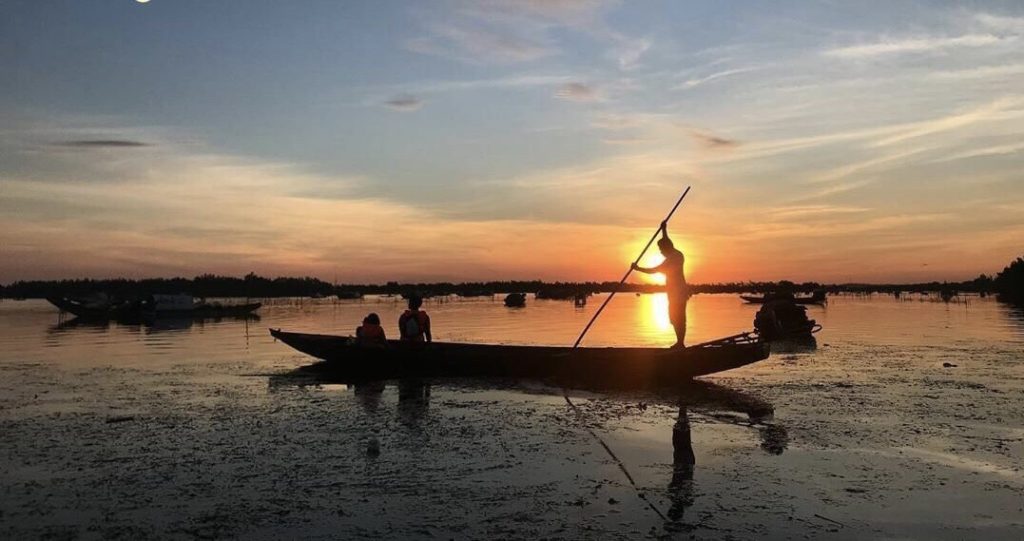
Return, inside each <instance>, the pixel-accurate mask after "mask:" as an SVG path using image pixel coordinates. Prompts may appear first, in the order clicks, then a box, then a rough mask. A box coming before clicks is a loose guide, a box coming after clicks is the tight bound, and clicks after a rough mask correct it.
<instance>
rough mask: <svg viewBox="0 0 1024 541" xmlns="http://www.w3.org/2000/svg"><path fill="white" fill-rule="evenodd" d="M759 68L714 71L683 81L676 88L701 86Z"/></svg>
mask: <svg viewBox="0 0 1024 541" xmlns="http://www.w3.org/2000/svg"><path fill="white" fill-rule="evenodd" d="M757 69H761V68H756V67H745V68H736V69H729V70H724V71H719V72H715V73H712V74H710V75H705V76H704V77H694V78H691V79H687V80H686V81H683V82H682V83H679V85H678V86H676V89H681V90H683V89H689V88H694V87H697V86H700V85H702V84H705V83H710V82H711V81H715V80H717V79H723V78H725V77H732V76H734V75H739V74H741V73H747V72H751V71H755V70H757Z"/></svg>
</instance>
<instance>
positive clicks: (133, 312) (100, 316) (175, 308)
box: [46, 295, 262, 320]
mask: <svg viewBox="0 0 1024 541" xmlns="http://www.w3.org/2000/svg"><path fill="white" fill-rule="evenodd" d="M46 300H48V301H50V303H51V304H53V305H54V306H56V307H57V308H60V309H61V311H64V312H68V313H70V314H73V315H75V316H77V317H80V318H83V319H93V320H131V319H141V318H154V317H193V318H207V317H209V318H214V317H237V316H244V315H247V314H251V313H252V312H255V311H256V310H258V309H259V308H260V306H262V304H260V303H258V302H254V303H245V304H221V303H217V302H215V303H208V302H205V301H196V300H195V299H194V298H193V297H192V296H191V295H150V296H149V297H146V298H145V299H143V300H142V301H124V302H112V301H108V302H106V303H98V302H88V301H83V300H82V299H76V298H71V297H47V298H46Z"/></svg>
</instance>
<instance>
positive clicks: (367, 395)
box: [269, 371, 789, 531]
mask: <svg viewBox="0 0 1024 541" xmlns="http://www.w3.org/2000/svg"><path fill="white" fill-rule="evenodd" d="M390 383H392V384H393V385H395V386H396V387H397V390H398V405H397V412H398V415H399V419H400V421H401V422H402V424H403V425H404V426H406V427H408V428H411V429H413V431H414V433H419V432H421V431H422V430H423V425H422V423H421V421H422V420H423V419H424V418H425V416H426V414H427V413H428V410H429V406H430V394H431V388H432V387H439V388H441V389H458V390H459V391H491V390H502V391H509V390H512V391H518V392H522V393H525V394H543V395H558V394H561V393H563V392H566V391H564V390H563V389H560V388H557V387H546V386H540V387H538V386H537V385H536V384H531V385H529V386H523V385H521V384H519V383H518V382H515V381H503V380H467V379H436V380H421V379H408V380H397V381H394V382H390ZM333 384H336V383H335V382H332V381H331V379H330V378H326V379H325V378H324V377H323V374H319V375H318V374H316V373H310V372H302V371H295V372H290V373H285V374H279V375H273V376H271V377H270V381H269V386H270V389H271V390H274V389H276V388H280V387H283V386H310V385H312V386H319V385H333ZM387 384H388V382H384V381H369V382H361V383H357V384H352V385H349V386H348V387H349V389H352V390H353V391H354V394H355V396H356V397H358V401H359V404H360V405H361V406H362V408H363V410H364V411H365V412H366V413H367V415H369V416H371V417H372V416H375V415H377V414H378V412H379V410H380V406H381V402H382V396H383V394H384V392H385V390H386V387H387ZM577 391H578V392H583V393H587V394H589V393H599V394H600V395H601V396H603V397H606V398H609V399H613V400H614V399H619V400H621V401H622V402H624V403H636V402H641V403H646V404H659V403H660V404H665V405H669V404H671V405H674V406H676V407H677V408H678V411H677V414H676V418H675V422H674V424H673V427H672V436H671V444H672V473H671V476H670V478H669V479H668V485H667V491H666V494H667V503H668V509H667V511H666V512H665V514H664V516H665V517H666V518H667V520H668V524H666V527H667V528H668V529H669V530H672V531H683V530H686V531H688V530H689V529H690V528H691V527H690V526H688V525H687V524H686V523H685V521H684V519H685V515H686V510H687V509H688V508H690V507H691V506H693V505H694V502H695V499H696V494H697V490H696V489H695V486H696V481H695V475H694V473H695V471H696V468H697V458H696V457H697V454H696V453H695V452H694V447H693V434H692V433H693V424H692V422H691V420H692V417H693V416H694V415H699V416H701V417H702V418H704V419H710V420H711V421H714V422H721V423H727V424H732V425H737V426H742V427H746V428H749V429H751V430H756V431H757V433H758V439H759V441H760V444H759V447H760V448H761V450H762V451H764V452H765V453H768V454H771V455H780V454H782V453H783V452H785V450H786V448H787V446H788V444H789V435H788V432H787V430H786V428H785V426H783V425H781V424H779V423H777V422H775V420H774V413H775V408H774V406H773V405H772V404H771V403H770V402H768V401H767V400H764V399H763V398H761V397H758V396H756V395H754V394H750V393H747V392H744V391H740V390H737V389H731V388H729V387H725V386H723V385H719V384H716V383H711V382H707V381H701V380H694V381H692V382H690V383H689V384H687V385H684V386H682V387H676V388H675V389H674V390H668V389H658V390H653V391H647V392H638V391H630V392H625V391H609V390H608V389H606V388H603V389H577V390H574V391H573V392H574V393H575V392H577ZM736 414H740V415H736ZM666 443H667V442H666ZM602 445H606V444H604V442H602ZM606 448H607V447H606Z"/></svg>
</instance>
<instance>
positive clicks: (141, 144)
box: [54, 139, 151, 148]
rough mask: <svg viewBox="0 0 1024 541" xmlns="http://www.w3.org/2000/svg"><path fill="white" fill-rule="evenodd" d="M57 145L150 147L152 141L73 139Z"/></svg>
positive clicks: (76, 146) (74, 146)
mask: <svg viewBox="0 0 1024 541" xmlns="http://www.w3.org/2000/svg"><path fill="white" fill-rule="evenodd" d="M54 145H55V146H60V147H73V148H136V147H148V146H150V145H151V144H150V143H144V142H142V141H132V140H129V139H73V140H70V141H60V142H57V143H54Z"/></svg>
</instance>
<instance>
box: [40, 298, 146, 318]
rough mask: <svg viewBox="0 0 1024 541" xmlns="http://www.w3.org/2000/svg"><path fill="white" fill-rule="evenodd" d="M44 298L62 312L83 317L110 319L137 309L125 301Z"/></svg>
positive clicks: (123, 315)
mask: <svg viewBox="0 0 1024 541" xmlns="http://www.w3.org/2000/svg"><path fill="white" fill-rule="evenodd" d="M46 300H48V301H50V304H52V305H54V306H56V307H57V308H59V309H60V310H61V311H62V312H67V313H69V314H72V315H74V316H77V317H80V318H83V319H104V320H110V319H116V318H118V317H127V316H129V315H130V314H131V313H133V312H137V311H138V307H137V306H133V304H134V303H127V302H121V303H110V302H88V301H86V300H84V299H77V298H73V297H46Z"/></svg>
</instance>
